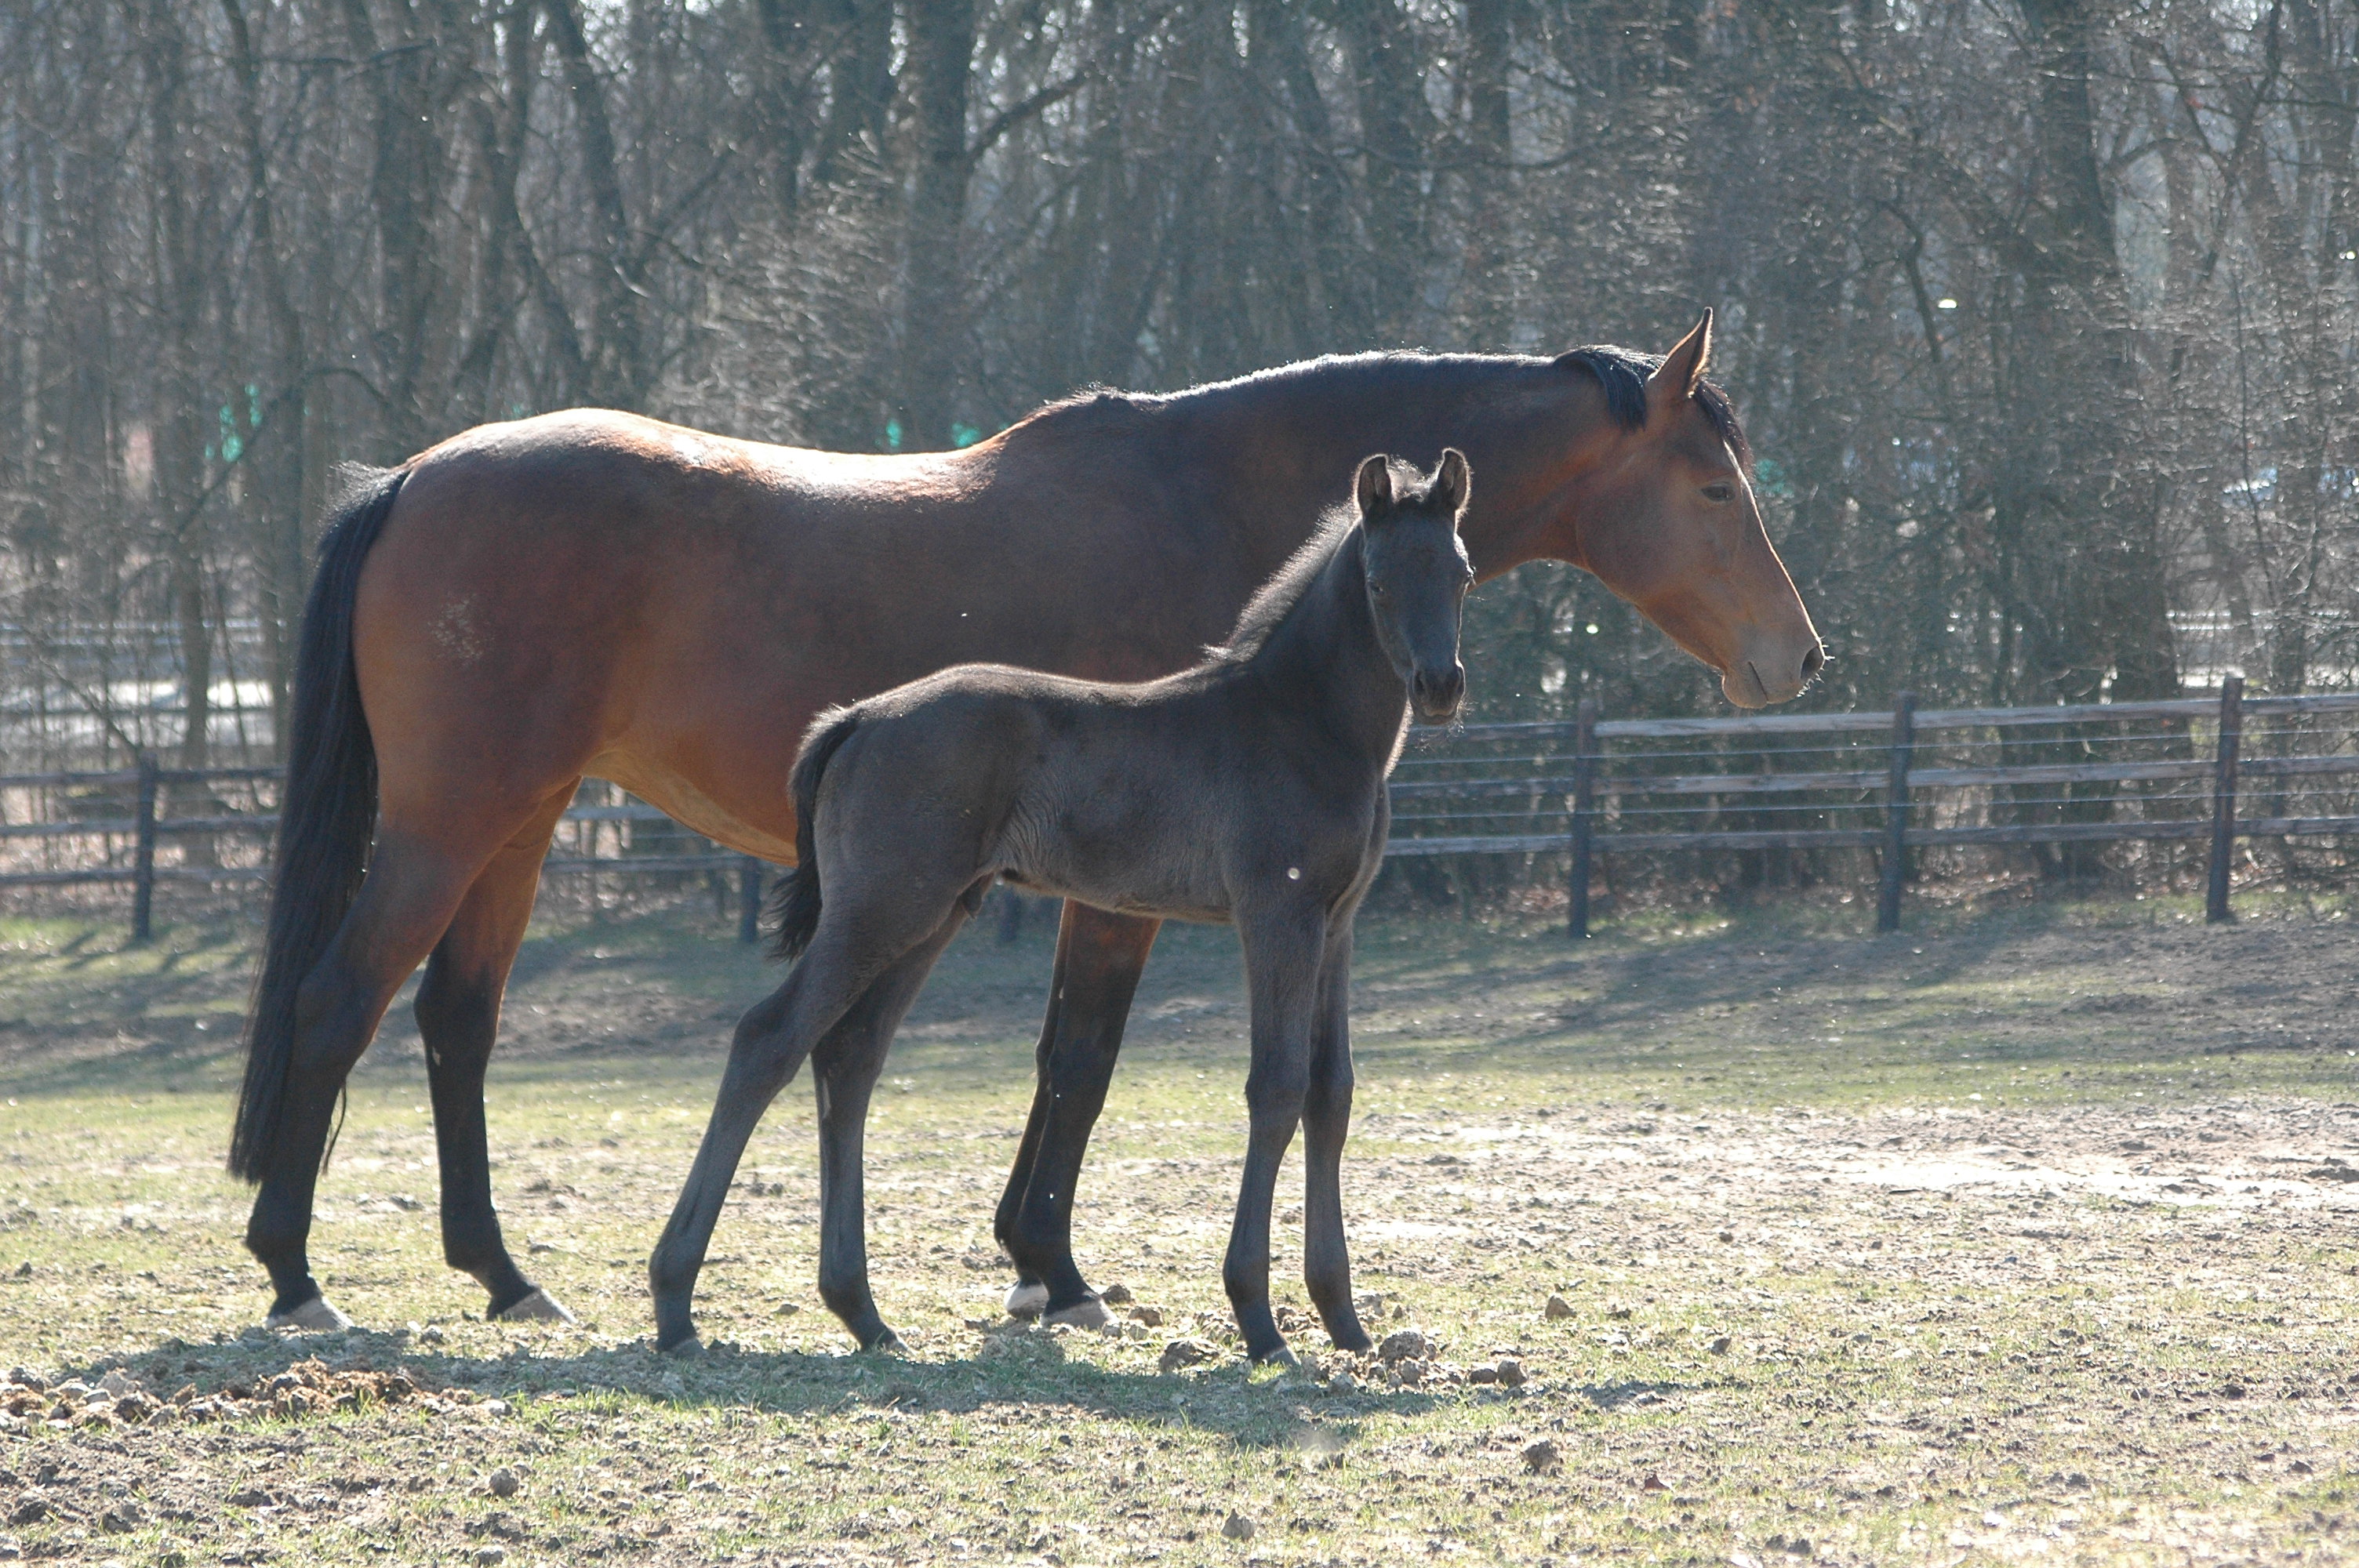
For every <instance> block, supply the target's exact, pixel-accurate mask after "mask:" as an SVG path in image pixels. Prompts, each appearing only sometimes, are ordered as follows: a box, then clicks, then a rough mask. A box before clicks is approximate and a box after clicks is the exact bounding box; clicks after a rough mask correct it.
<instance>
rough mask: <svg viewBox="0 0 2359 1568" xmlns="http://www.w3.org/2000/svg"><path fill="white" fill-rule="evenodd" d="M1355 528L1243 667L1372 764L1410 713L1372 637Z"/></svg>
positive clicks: (1387, 755) (1380, 760)
mask: <svg viewBox="0 0 2359 1568" xmlns="http://www.w3.org/2000/svg"><path fill="white" fill-rule="evenodd" d="M1360 537H1361V535H1360V530H1359V528H1358V527H1356V526H1354V527H1353V528H1352V529H1350V530H1349V531H1348V532H1346V533H1345V534H1344V535H1343V537H1342V539H1340V540H1339V541H1338V542H1337V544H1336V546H1335V548H1334V550H1333V552H1332V554H1331V555H1330V556H1329V557H1328V558H1327V563H1326V565H1324V566H1323V567H1321V568H1320V569H1319V573H1318V575H1317V576H1316V577H1314V578H1312V579H1311V581H1310V586H1309V588H1307V589H1305V590H1304V592H1303V595H1302V597H1301V598H1300V599H1299V600H1296V601H1295V604H1294V607H1293V608H1292V609H1291V610H1289V611H1287V613H1286V615H1285V617H1284V619H1282V620H1281V621H1279V622H1278V623H1277V625H1276V626H1275V627H1273V628H1271V630H1270V632H1269V634H1268V636H1267V637H1266V639H1265V640H1264V641H1263V643H1262V645H1261V646H1260V647H1259V648H1257V649H1256V650H1255V651H1254V653H1253V655H1252V656H1251V657H1250V658H1248V659H1247V660H1246V661H1245V667H1246V668H1247V669H1248V670H1249V671H1251V672H1252V674H1253V675H1254V676H1255V677H1256V679H1257V680H1258V681H1259V682H1260V684H1261V686H1262V687H1263V689H1264V690H1266V691H1268V692H1270V693H1271V694H1272V695H1274V696H1275V697H1277V699H1278V700H1279V701H1280V702H1283V703H1286V704H1288V706H1299V707H1301V708H1304V709H1305V710H1307V711H1310V712H1312V713H1314V714H1316V715H1317V716H1318V718H1319V719H1320V721H1321V724H1322V725H1323V727H1324V728H1325V729H1326V730H1328V731H1329V733H1331V734H1332V735H1334V736H1335V737H1336V738H1337V739H1338V740H1340V741H1343V743H1344V744H1345V745H1347V746H1348V747H1350V748H1351V749H1352V751H1353V752H1354V753H1355V754H1363V753H1364V755H1365V757H1366V759H1367V760H1368V761H1369V762H1371V764H1372V765H1376V766H1381V765H1383V764H1384V763H1386V762H1389V761H1390V760H1391V757H1392V753H1393V750H1394V748H1395V747H1396V746H1397V745H1398V744H1399V741H1400V733H1401V727H1402V725H1403V724H1404V723H1405V722H1406V721H1407V719H1408V687H1407V686H1406V685H1405V684H1403V682H1402V680H1401V678H1400V676H1399V675H1398V674H1397V672H1395V670H1394V669H1393V664H1392V660H1391V658H1390V657H1389V656H1388V655H1387V654H1386V653H1385V649H1384V644H1383V643H1380V642H1378V641H1377V639H1376V623H1375V611H1372V610H1370V609H1369V607H1368V579H1367V568H1366V564H1365V562H1364V559H1363V558H1362V557H1361V554H1360Z"/></svg>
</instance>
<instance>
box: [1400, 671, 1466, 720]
mask: <svg viewBox="0 0 2359 1568" xmlns="http://www.w3.org/2000/svg"><path fill="white" fill-rule="evenodd" d="M1409 700H1410V702H1411V704H1412V705H1413V706H1415V708H1417V716H1418V719H1419V720H1420V721H1421V722H1423V723H1427V724H1447V723H1449V722H1450V721H1451V719H1455V718H1457V717H1458V710H1459V708H1462V706H1464V704H1465V701H1466V666H1465V665H1451V666H1450V667H1449V668H1448V669H1446V670H1440V671H1428V670H1419V671H1418V672H1417V678H1416V679H1415V680H1413V681H1411V682H1410V683H1409Z"/></svg>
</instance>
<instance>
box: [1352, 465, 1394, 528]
mask: <svg viewBox="0 0 2359 1568" xmlns="http://www.w3.org/2000/svg"><path fill="white" fill-rule="evenodd" d="M1352 498H1353V500H1354V501H1356V502H1358V503H1359V504H1360V515H1361V516H1363V517H1374V516H1375V514H1377V513H1379V512H1388V511H1390V510H1391V509H1392V504H1393V460H1392V459H1390V458H1388V457H1386V456H1385V455H1384V453H1382V452H1378V453H1376V454H1375V456H1373V457H1368V458H1363V459H1362V460H1360V471H1359V472H1358V473H1357V474H1355V475H1353V478H1352Z"/></svg>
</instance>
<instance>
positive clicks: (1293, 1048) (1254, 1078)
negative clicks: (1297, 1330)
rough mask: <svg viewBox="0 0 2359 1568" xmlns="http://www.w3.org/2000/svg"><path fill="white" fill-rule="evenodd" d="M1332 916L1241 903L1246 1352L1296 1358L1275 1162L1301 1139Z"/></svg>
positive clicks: (1242, 1317)
mask: <svg viewBox="0 0 2359 1568" xmlns="http://www.w3.org/2000/svg"><path fill="white" fill-rule="evenodd" d="M1327 925H1328V921H1327V915H1326V912H1325V911H1324V910H1321V909H1320V908H1319V907H1317V906H1316V905H1311V906H1309V907H1304V906H1302V905H1299V904H1293V905H1288V906H1285V907H1281V908H1277V909H1273V910H1269V911H1266V912H1263V911H1256V912H1255V913H1254V914H1252V915H1251V916H1247V914H1245V912H1244V911H1242V910H1241V911H1239V912H1238V919H1237V926H1238V935H1239V936H1240V937H1241V938H1242V939H1243V941H1244V945H1245V987H1246V990H1247V993H1248V995H1249V997H1250V999H1251V1001H1252V1006H1253V1065H1252V1067H1251V1069H1250V1070H1249V1071H1248V1072H1247V1074H1246V1076H1245V1108H1246V1111H1247V1114H1248V1116H1249V1118H1250V1127H1251V1130H1250V1132H1249V1133H1248V1134H1247V1136H1246V1141H1245V1178H1244V1180H1243V1182H1242V1183H1241V1184H1239V1187H1238V1191H1237V1213H1236V1219H1235V1221H1234V1224H1233V1225H1232V1226H1231V1227H1230V1230H1229V1252H1228V1258H1227V1260H1226V1262H1225V1263H1224V1265H1223V1269H1222V1281H1223V1283H1224V1284H1225V1285H1226V1286H1227V1287H1228V1292H1229V1304H1230V1306H1231V1307H1232V1308H1234V1310H1235V1312H1236V1314H1237V1330H1238V1332H1239V1333H1241V1334H1242V1335H1244V1336H1245V1354H1246V1355H1247V1356H1248V1357H1251V1358H1252V1359H1254V1360H1256V1361H1270V1360H1277V1359H1281V1358H1283V1359H1287V1360H1291V1359H1292V1356H1291V1353H1290V1352H1288V1350H1287V1348H1286V1339H1285V1336H1282V1335H1280V1334H1279V1333H1278V1332H1277V1319H1276V1318H1275V1317H1273V1316H1272V1315H1271V1314H1270V1309H1269V1210H1270V1203H1271V1200H1272V1198H1273V1197H1274V1196H1275V1195H1276V1193H1277V1168H1278V1165H1279V1163H1280V1162H1282V1161H1283V1160H1284V1159H1285V1158H1286V1149H1287V1145H1288V1144H1289V1143H1291V1142H1293V1141H1294V1129H1295V1126H1296V1124H1297V1123H1299V1121H1300V1120H1301V1119H1302V1108H1303V1101H1304V1098H1305V1096H1306V1094H1307V1092H1308V1090H1309V1087H1310V1054H1311V1051H1310V1043H1311V1036H1312V1031H1313V1027H1314V1023H1315V1021H1316V1017H1317V1010H1318V1000H1319V974H1320V969H1321V967H1322V960H1323V959H1324V957H1325V955H1326V949H1327Z"/></svg>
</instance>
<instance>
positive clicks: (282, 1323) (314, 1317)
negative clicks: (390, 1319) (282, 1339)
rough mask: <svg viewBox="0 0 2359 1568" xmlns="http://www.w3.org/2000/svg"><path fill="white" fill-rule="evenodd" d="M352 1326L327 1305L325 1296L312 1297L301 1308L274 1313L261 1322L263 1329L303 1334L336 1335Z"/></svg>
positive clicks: (351, 1321)
mask: <svg viewBox="0 0 2359 1568" xmlns="http://www.w3.org/2000/svg"><path fill="white" fill-rule="evenodd" d="M352 1325H353V1320H352V1319H351V1318H348V1317H346V1316H345V1315H344V1314H342V1313H340V1312H338V1311H337V1310H336V1309H335V1308H334V1307H332V1306H331V1305H329V1304H328V1298H327V1297H325V1296H313V1297H312V1298H311V1299H310V1301H308V1302H305V1303H303V1304H302V1305H301V1306H297V1307H289V1308H288V1309H287V1310H286V1311H285V1312H274V1313H272V1314H270V1315H269V1316H268V1317H266V1318H265V1319H263V1320H262V1326H263V1327H265V1328H276V1329H279V1330H282V1331H288V1332H299V1333H305V1334H338V1333H341V1332H342V1331H343V1330H345V1329H347V1328H350V1327H352Z"/></svg>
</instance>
